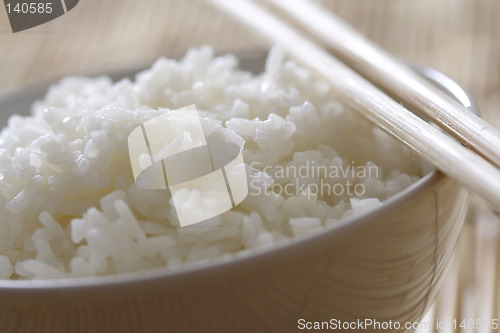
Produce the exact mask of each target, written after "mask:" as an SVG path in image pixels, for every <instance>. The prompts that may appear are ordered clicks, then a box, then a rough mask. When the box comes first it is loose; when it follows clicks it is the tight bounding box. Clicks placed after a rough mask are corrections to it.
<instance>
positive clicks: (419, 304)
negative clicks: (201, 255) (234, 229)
mask: <svg viewBox="0 0 500 333" xmlns="http://www.w3.org/2000/svg"><path fill="white" fill-rule="evenodd" d="M436 178H438V179H436V180H435V181H433V182H432V183H431V184H430V185H429V186H427V187H426V188H423V189H421V190H420V191H419V192H418V193H416V194H415V196H414V197H412V198H411V200H404V201H402V202H401V204H400V205H398V206H397V207H395V209H391V210H385V211H384V212H383V213H382V214H378V216H377V215H375V216H373V218H372V217H370V216H368V217H369V218H367V219H365V220H366V221H363V222H362V223H360V225H359V226H358V227H357V228H345V230H344V231H343V232H342V233H341V237H335V236H333V237H326V236H328V235H326V236H325V237H317V238H315V239H314V240H313V241H310V242H306V243H305V245H307V246H303V247H301V248H300V249H298V250H297V249H296V248H294V249H292V252H290V253H287V252H282V253H280V255H277V256H263V257H261V259H260V260H254V261H251V262H249V263H248V264H247V265H242V266H240V267H238V269H231V267H230V266H226V269H219V270H215V271H214V272H211V271H210V270H208V271H205V272H202V273H200V274H199V275H197V276H192V275H191V276H189V275H188V276H184V277H182V278H180V279H170V280H168V279H167V280H162V279H155V280H152V281H142V282H137V283H132V284H125V285H121V286H120V285H119V286H114V287H113V286H111V287H109V288H94V289H92V288H87V289H81V290H78V289H71V288H63V289H60V290H59V291H54V290H52V291H48V292H47V293H46V294H44V293H40V294H39V295H38V297H33V295H30V294H29V293H27V294H25V295H16V294H6V295H3V297H1V298H0V314H1V319H0V332H51V333H56V332H75V333H77V332H160V331H161V332H292V331H300V330H299V329H298V320H299V319H304V320H306V321H329V320H330V319H338V320H342V321H356V320H358V319H361V320H364V319H365V318H367V319H370V318H372V319H377V320H378V321H389V320H392V321H393V322H395V321H397V322H400V323H402V324H404V323H405V322H412V321H416V320H419V319H421V317H422V315H423V311H424V310H425V308H427V306H428V305H430V304H431V303H432V301H433V299H434V297H435V295H436V292H437V288H438V286H439V284H440V281H441V280H442V277H443V275H444V271H445V269H446V267H447V265H448V263H449V262H450V258H451V256H452V254H453V250H454V247H455V244H456V243H457V239H458V237H459V233H460V229H461V227H462V224H463V221H464V218H465V214H466V209H467V202H468V200H469V192H468V191H466V190H464V189H463V188H461V187H460V186H459V185H457V184H456V183H455V182H454V181H452V180H451V179H449V178H448V177H445V176H442V175H438V177H436ZM330 234H332V235H335V234H333V233H330ZM341 331H343V332H346V331H348V330H341ZM357 331H359V330H357ZM363 331H364V332H371V331H373V332H375V331H379V332H380V330H372V329H370V328H366V329H365V330H363ZM384 331H385V332H389V331H391V330H384ZM394 331H400V330H394Z"/></svg>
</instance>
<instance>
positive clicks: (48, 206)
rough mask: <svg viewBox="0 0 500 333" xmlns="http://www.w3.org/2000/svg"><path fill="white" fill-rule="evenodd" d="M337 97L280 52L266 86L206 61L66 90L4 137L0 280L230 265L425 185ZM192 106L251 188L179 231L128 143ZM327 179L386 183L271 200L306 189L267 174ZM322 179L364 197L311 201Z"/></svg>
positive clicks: (201, 52) (416, 170)
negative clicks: (148, 125)
mask: <svg viewBox="0 0 500 333" xmlns="http://www.w3.org/2000/svg"><path fill="white" fill-rule="evenodd" d="M332 96H333V93H332V92H331V90H330V88H329V86H328V85H327V84H325V83H324V82H321V81H318V80H317V79H316V78H315V77H314V76H313V75H312V73H311V72H310V71H309V70H307V69H305V68H302V67H300V66H298V65H297V64H296V63H294V62H292V61H285V60H284V59H283V55H282V53H281V52H280V51H279V50H275V51H274V52H272V53H271V55H270V56H269V58H268V61H267V67H266V70H265V72H264V73H262V74H260V75H257V76H254V75H252V74H250V73H248V72H244V71H242V70H239V69H238V60H237V58H236V57H235V56H232V55H227V56H223V57H214V56H213V51H212V50H211V49H210V48H208V47H204V48H201V49H196V50H191V51H189V52H188V54H187V55H186V56H185V58H184V59H182V60H180V61H175V60H170V59H165V58H162V59H159V60H158V61H157V62H156V63H155V64H154V65H153V67H152V68H151V69H149V70H146V71H144V72H142V73H140V74H138V75H137V77H136V80H135V81H134V82H131V81H130V80H122V81H120V82H117V83H113V82H112V81H111V80H110V79H109V78H107V77H98V78H83V77H70V78H66V79H64V80H62V81H61V82H60V83H58V84H56V85H54V86H53V87H51V88H50V90H49V91H48V93H47V94H46V96H45V98H44V100H42V101H39V102H37V103H36V104H35V105H34V106H33V110H32V114H33V115H32V116H29V117H21V116H18V115H14V116H12V117H11V118H10V120H9V123H8V126H7V127H6V128H4V129H3V131H2V132H1V135H0V179H1V180H0V191H1V193H2V196H1V197H0V216H1V217H0V278H2V279H31V278H36V279H40V278H62V277H78V276H94V275H104V274H115V273H121V272H130V271H139V270H145V269H152V268H160V267H164V268H165V269H175V268H177V267H180V266H182V265H183V264H185V263H187V262H195V261H200V260H203V259H205V260H207V259H208V260H218V258H219V259H220V258H225V259H227V258H230V256H231V255H232V254H234V253H244V252H248V250H253V249H256V248H260V247H263V246H272V245H273V244H275V243H276V242H279V241H283V240H286V239H290V238H293V237H294V236H296V235H302V234H305V233H308V232H311V231H313V230H320V229H321V228H324V227H325V226H327V225H330V224H334V223H336V222H337V221H338V220H340V219H342V218H346V217H349V216H352V215H355V214H360V213H362V212H365V211H366V210H367V209H372V208H374V207H377V206H379V205H381V202H382V201H383V200H384V199H386V198H387V197H388V196H391V195H393V194H394V193H396V192H398V191H400V190H401V189H403V188H405V187H406V186H408V185H409V184H411V183H412V182H414V181H416V180H417V179H418V178H419V177H420V176H421V175H422V173H423V171H424V170H423V166H422V164H421V162H419V160H417V159H416V158H415V156H414V155H413V154H412V153H411V152H409V151H408V150H407V149H405V148H404V147H402V146H401V145H400V144H398V143H396V142H395V141H394V140H393V139H391V138H390V137H388V136H387V135H386V134H384V133H383V132H382V131H380V130H379V129H377V128H375V127H374V126H373V125H372V124H371V123H369V122H368V121H365V120H364V119H363V118H361V117H360V116H358V115H357V114H356V113H355V112H353V111H352V110H347V109H345V108H344V107H343V106H342V105H341V104H340V103H339V102H337V101H335V99H334V98H333V97H332ZM190 104H195V105H196V107H197V109H198V110H199V111H200V113H201V114H202V115H203V119H202V125H203V128H204V131H205V134H206V135H207V136H208V137H219V138H224V140H226V141H230V142H234V143H236V144H238V145H239V146H241V147H243V148H244V150H243V156H244V159H245V162H246V164H248V165H249V167H248V170H247V171H248V175H249V184H252V185H251V186H250V187H249V190H250V194H249V195H248V197H247V198H246V199H245V200H244V201H243V203H241V204H240V205H239V206H237V207H236V208H235V209H233V210H231V211H228V212H226V213H224V214H223V215H221V216H219V217H217V218H214V219H212V220H210V221H207V222H202V223H199V224H195V225H193V226H188V227H182V228H181V227H176V226H175V223H173V220H174V219H175V216H176V215H175V214H176V213H175V210H174V208H173V205H172V203H171V202H169V199H168V193H167V192H162V191H155V190H146V189H142V188H139V187H138V186H137V185H135V184H134V178H133V175H132V171H131V166H130V160H129V155H128V147H127V138H128V135H129V133H130V132H131V131H132V130H133V129H134V128H135V127H137V126H139V125H140V124H142V123H144V122H145V121H146V120H148V119H151V118H152V117H155V116H157V115H160V114H162V113H164V112H175V111H171V110H175V109H178V108H181V107H183V106H186V105H190ZM6 111H7V112H8V110H6ZM178 116H179V117H182V115H181V114H179V115H178ZM311 163H312V164H311ZM318 165H323V166H325V167H329V168H333V167H335V168H337V170H338V169H343V170H345V169H347V168H348V167H349V166H351V167H370V168H372V170H376V171H377V173H376V176H371V175H370V176H368V177H357V176H356V175H354V176H353V175H351V174H349V175H345V177H344V176H343V175H340V176H338V177H333V178H332V177H325V175H314V176H312V177H310V176H308V177H305V178H303V179H299V183H300V182H302V183H300V184H303V185H305V187H303V188H304V189H305V190H304V191H301V192H299V191H297V193H295V194H292V195H287V194H285V193H281V194H280V193H278V191H275V189H276V188H278V189H279V188H280V187H279V186H281V187H283V186H285V185H286V184H287V183H292V182H294V181H296V180H297V177H293V176H290V175H288V176H278V175H277V174H276V173H275V174H272V173H273V172H276V171H277V170H278V167H279V168H282V169H283V168H299V167H300V166H305V167H306V168H308V169H312V168H314V167H316V166H318ZM250 166H252V167H250ZM264 167H272V168H267V170H268V171H266V172H264V171H263V170H264ZM373 168H375V169H373ZM269 170H274V171H273V172H271V171H269ZM298 178H300V177H298ZM322 179H323V180H324V181H325V182H327V183H328V184H329V185H334V184H340V185H345V184H346V183H347V182H348V181H349V182H350V183H351V184H361V185H362V187H363V188H364V190H365V191H364V193H363V195H362V196H359V195H347V194H345V193H343V194H341V195H321V194H318V193H317V192H316V193H314V192H313V191H312V190H311V187H310V186H311V184H320V183H321V180H322ZM297 184H298V183H297ZM278 185H279V186H278ZM361 185H360V186H361ZM272 186H274V187H272ZM277 186H278V187H277ZM271 188H273V191H274V192H270V189H271ZM291 188H293V187H291ZM188 204H189V203H188ZM192 208H193V209H196V207H192ZM230 254H231V255H230Z"/></svg>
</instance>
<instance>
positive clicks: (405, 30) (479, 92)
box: [0, 0, 500, 332]
mask: <svg viewBox="0 0 500 333" xmlns="http://www.w3.org/2000/svg"><path fill="white" fill-rule="evenodd" d="M291 2H293V0H291ZM321 2H322V3H323V4H324V5H325V7H327V8H328V9H329V10H332V11H334V12H335V13H336V14H338V15H339V16H340V17H342V18H344V19H345V20H346V21H348V22H349V23H351V24H352V25H353V26H354V27H356V28H357V29H359V30H360V31H361V32H363V33H364V34H365V35H367V36H368V37H369V38H371V39H372V40H374V41H375V42H376V43H377V44H379V45H381V46H382V47H384V48H386V49H387V50H389V51H390V52H392V53H393V54H394V55H396V56H398V57H400V58H403V59H408V60H411V61H414V62H417V63H421V64H425V65H428V66H431V67H433V68H435V69H437V70H440V71H442V72H443V73H445V74H447V75H448V76H450V77H452V78H453V79H455V80H456V81H457V82H458V83H459V84H461V85H462V86H464V87H465V88H466V89H468V90H469V91H470V92H471V93H472V95H473V96H474V97H475V99H476V101H477V103H478V105H479V107H480V110H481V111H482V114H483V117H484V118H485V119H487V120H488V121H489V122H491V123H493V124H494V125H495V126H497V127H498V128H500V41H499V40H498V36H500V1H498V0H363V1H360V0H358V1H354V0H323V1H321ZM205 44H209V45H213V46H214V47H215V49H216V50H217V52H226V51H234V52H246V51H255V50H256V49H257V50H263V49H264V48H263V47H262V45H261V44H260V43H259V41H258V39H257V38H256V37H255V36H254V35H253V34H252V33H251V32H249V31H247V30H246V29H244V28H242V27H241V26H240V25H239V24H238V23H236V22H232V21H231V20H228V19H227V18H226V17H224V16H223V15H221V14H220V13H217V12H216V11H214V10H213V9H212V8H211V7H210V6H209V5H208V4H206V3H204V2H203V1H201V0H141V1H138V0H81V1H80V3H79V4H78V6H77V7H75V9H73V10H72V11H71V12H69V13H68V14H66V15H64V16H62V17H60V18H58V19H56V20H54V21H52V22H50V23H47V24H45V25H42V26H39V27H36V28H33V29H30V30H28V31H25V32H20V33H17V34H12V32H11V30H10V27H9V24H8V21H7V16H6V13H5V10H3V9H0V94H8V93H10V92H13V91H16V90H18V89H21V88H23V87H26V86H30V85H35V84H37V83H40V82H45V81H47V80H50V79H53V78H56V77H60V76H62V75H67V74H75V73H77V74H83V73H89V72H90V73H96V72H101V71H110V70H113V69H119V68H124V67H127V66H132V65H137V64H145V63H149V62H152V61H153V60H154V59H155V58H157V57H159V56H162V55H180V54H183V53H184V52H185V51H186V50H187V49H189V48H190V47H196V46H201V45H205ZM499 149H500V147H499ZM498 226H499V221H498V217H495V216H494V215H493V214H492V213H491V212H490V211H488V209H487V208H485V207H484V206H483V204H482V203H481V202H480V201H478V200H477V199H474V200H473V203H472V205H471V209H470V214H469V217H468V221H467V224H466V226H465V228H464V231H463V234H462V237H461V241H460V244H459V246H458V249H457V255H456V256H455V259H454V262H453V264H452V267H451V269H450V271H449V273H448V275H447V279H446V281H445V283H444V285H443V288H442V291H441V293H440V295H439V297H438V300H437V301H436V303H435V304H434V306H433V308H432V310H431V311H430V312H429V313H428V317H427V318H426V320H434V321H435V320H436V319H441V320H453V319H457V320H459V321H460V320H462V319H488V318H500V288H498V282H499V280H500V265H498V261H499V255H500V247H499V246H498V240H499V237H500V236H499V232H498ZM433 331H436V330H432V329H430V328H428V329H420V330H419V332H433ZM454 331H455V330H452V329H442V330H439V332H454ZM457 331H462V332H489V331H490V330H488V329H486V328H483V329H460V330H457ZM497 331H500V330H497Z"/></svg>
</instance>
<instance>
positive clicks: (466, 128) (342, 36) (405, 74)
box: [210, 0, 500, 212]
mask: <svg viewBox="0 0 500 333" xmlns="http://www.w3.org/2000/svg"><path fill="white" fill-rule="evenodd" d="M210 1H211V2H212V3H214V4H215V5H217V6H218V7H219V8H221V9H224V10H225V11H227V12H228V13H229V14H231V15H232V16H233V17H234V18H236V19H238V20H239V21H241V22H243V23H245V24H246V25H248V26H249V27H251V28H253V30H255V31H256V32H258V33H259V34H260V35H261V37H262V38H263V39H264V40H265V41H267V42H268V43H270V44H275V43H279V44H280V45H281V46H282V47H283V48H284V49H285V51H286V52H287V53H288V55H290V56H291V57H293V58H295V59H296V60H297V61H299V62H301V63H303V64H304V65H306V66H308V67H310V68H311V69H313V70H314V71H315V72H316V73H317V74H318V75H320V76H322V77H323V78H324V79H326V80H327V81H328V82H329V83H330V84H331V85H332V86H333V88H334V89H335V91H336V92H337V93H338V98H339V99H340V100H341V101H342V102H343V103H344V104H346V105H348V106H349V107H351V108H353V109H355V110H356V111H358V112H360V113H362V114H363V115H365V116H366V117H367V118H368V119H370V120H371V121H373V122H374V123H375V124H377V125H378V126H379V127H381V128H382V129H383V130H385V131H386V132H387V133H389V134H390V135H392V136H393V137H394V138H396V139H397V140H399V141H400V142H402V143H404V144H405V145H407V146H408V147H410V148H411V149H413V150H414V151H415V152H416V153H418V154H419V155H420V156H421V157H422V158H424V159H426V160H428V161H429V162H430V163H432V164H434V165H435V166H436V167H437V168H438V169H439V170H441V171H442V172H444V173H446V174H447V175H449V176H450V177H452V178H454V179H455V180H456V181H457V182H458V183H460V184H462V185H464V186H466V187H468V188H470V189H471V190H472V191H474V192H475V193H477V194H478V195H479V196H481V197H482V198H483V199H485V200H486V201H487V202H488V203H489V204H490V205H491V206H492V208H493V209H495V210H496V211H497V212H499V211H500V169H498V167H499V166H500V134H499V133H498V132H497V131H496V130H495V129H494V128H493V127H492V126H490V125H489V124H488V123H486V122H484V121H482V120H481V119H480V118H478V117H476V116H474V115H471V114H470V113H469V112H468V110H466V109H465V108H464V107H463V106H461V105H459V104H458V103H456V102H455V101H453V100H452V99H451V98H448V97H447V96H445V95H444V94H443V93H441V92H440V91H438V90H437V89H435V88H434V87H433V86H432V85H431V84H428V83H427V82H426V81H425V80H423V79H421V78H419V77H418V76H417V75H415V74H414V73H412V72H411V70H409V69H408V68H406V67H405V66H404V65H402V64H400V63H398V62H397V61H396V60H394V59H392V58H391V57H390V56H389V55H387V54H385V53H384V52H383V51H381V50H379V49H378V48H376V47H375V46H373V45H372V44H370V43H369V42H368V41H366V40H365V39H364V38H363V37H361V36H360V35H359V34H358V33H356V32H355V31H354V30H352V29H350V28H349V27H348V26H346V25H345V24H343V23H342V22H340V21H339V20H338V19H336V18H335V17H334V16H333V15H332V14H327V13H325V12H324V11H323V10H321V9H320V8H318V7H316V6H315V5H313V4H312V3H310V2H308V1H305V0H293V1H285V0H268V1H271V2H272V3H273V4H274V5H276V6H278V7H279V8H281V9H282V10H284V11H285V12H287V13H288V14H289V15H291V16H292V17H293V18H294V19H295V20H297V21H298V22H300V23H301V24H302V25H303V26H305V27H306V28H307V29H308V30H309V31H310V32H312V33H313V34H314V35H315V36H317V37H319V38H320V39H321V40H322V41H323V42H324V43H325V44H327V45H328V47H329V48H331V50H332V51H333V52H334V53H335V54H337V55H338V56H339V57H341V58H342V60H343V61H344V62H345V63H347V64H348V65H349V66H351V67H353V68H354V69H356V70H357V71H358V72H359V73H360V74H361V75H363V76H361V75H360V74H358V73H357V72H355V71H354V70H353V69H351V68H350V67H348V66H347V65H346V64H344V63H342V62H340V61H339V60H337V59H336V58H335V57H334V56H332V55H331V54H330V53H328V52H327V51H325V50H324V49H322V48H321V47H319V46H318V45H316V44H315V43H313V42H311V41H310V40H309V39H307V38H306V37H304V36H303V35H301V34H300V33H298V32H297V31H296V30H295V29H294V28H292V27H290V26H289V25H287V24H286V23H284V22H282V21H281V20H280V19H278V18H277V17H275V16H274V15H273V14H271V13H270V12H268V11H267V10H265V9H263V8H262V7H261V6H259V5H258V4H256V3H255V2H253V1H250V0H210ZM368 79H369V80H371V81H372V82H373V83H372V82H369V81H368ZM374 84H376V85H378V86H380V87H381V89H384V90H385V91H386V92H387V93H389V94H390V95H392V96H397V97H398V98H399V99H401V100H402V101H404V102H405V103H406V104H407V105H409V106H412V107H413V108H414V109H416V110H418V111H420V112H423V113H424V114H426V115H427V116H428V117H429V118H430V119H432V120H433V121H434V122H436V123H437V124H438V125H440V126H441V127H442V128H444V129H445V130H446V131H447V132H448V133H450V134H451V135H453V136H454V137H455V138H457V139H458V140H460V142H458V141H457V140H455V139H453V138H452V137H450V136H449V135H447V134H445V133H443V132H442V131H440V130H439V129H436V128H435V127H433V126H431V125H429V124H428V123H427V122H425V121H423V120H422V119H420V118H419V117H417V116H416V115H415V114H413V113H412V112H411V111H409V110H407V109H406V108H404V107H403V106H402V105H400V104H399V103H398V102H396V101H394V100H393V99H391V98H390V97H389V96H388V95H386V93H384V92H382V91H381V90H379V88H377V87H375V85H374ZM462 144H463V145H466V146H468V147H470V148H471V149H473V150H474V152H473V151H471V150H469V149H467V148H465V147H464V146H463V145H462ZM486 159H487V160H486ZM490 162H491V163H490Z"/></svg>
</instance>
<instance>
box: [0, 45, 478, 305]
mask: <svg viewBox="0 0 500 333" xmlns="http://www.w3.org/2000/svg"><path fill="white" fill-rule="evenodd" d="M260 56H262V54H261V55H260ZM248 57H249V58H252V57H255V55H250V56H248ZM238 58H240V57H239V56H238ZM240 59H241V58H240ZM408 65H409V66H410V67H411V68H412V69H413V70H415V71H416V72H417V73H419V74H420V75H422V76H423V77H424V78H427V79H428V80H430V81H431V82H432V83H434V84H435V85H436V86H438V87H439V88H441V89H442V90H443V91H444V92H445V93H447V94H448V95H449V96H451V97H452V98H454V99H456V100H457V101H458V102H460V103H461V104H463V105H464V106H465V107H466V108H467V109H469V110H470V111H471V112H473V113H475V114H478V109H477V106H476V104H475V103H474V100H473V99H472V98H471V96H470V94H469V93H468V92H467V91H466V90H465V89H464V88H462V87H461V86H460V85H458V84H457V83H456V82H455V81H453V80H452V79H451V78H449V77H448V76H446V75H444V74H443V73H441V72H439V71H437V70H435V69H432V68H429V67H425V66H421V65H418V64H414V63H408ZM143 68H144V67H142V66H141V69H143ZM138 70H139V68H136V69H134V70H130V69H127V70H122V71H115V72H112V73H110V76H111V77H113V78H114V79H115V78H118V77H120V73H121V74H123V73H129V74H130V73H132V72H137V71H138ZM122 77H123V75H122ZM31 90H33V89H31ZM24 92H25V93H26V92H28V93H29V92H30V89H25V90H24ZM22 96H23V93H22V92H20V93H14V94H12V95H10V97H11V98H20V97H22ZM6 98H9V96H2V98H0V104H1V103H2V102H3V101H4V100H5V99H6ZM447 179H449V177H448V176H446V175H444V174H443V173H442V172H440V171H439V170H437V169H434V170H433V171H431V172H429V173H427V174H425V175H424V176H423V177H422V178H420V179H419V180H417V181H416V182H415V183H412V184H411V185H410V186H408V187H406V188H405V189H403V190H401V191H400V192H398V193H396V194H394V195H392V196H390V197H389V198H387V199H386V200H384V201H383V202H382V205H381V206H379V207H376V208H375V209H368V210H367V211H365V212H362V213H360V214H359V215H354V216H350V217H348V218H345V219H342V220H339V221H338V222H336V223H334V224H331V225H328V226H325V227H322V228H320V229H319V230H317V231H312V232H309V233H306V234H304V235H301V236H297V237H292V238H290V239H286V240H283V241H280V242H278V243H275V244H273V245H272V246H265V247H262V248H258V249H254V250H251V251H250V252H249V253H248V252H247V253H244V254H241V253H238V252H236V253H234V254H232V256H231V258H230V259H229V260H222V258H221V257H218V258H216V259H213V261H201V262H199V261H195V262H192V263H184V264H183V265H182V267H179V268H178V269H173V270H166V268H165V267H160V268H155V269H149V270H145V271H136V272H130V273H120V274H113V275H102V276H90V277H67V278H55V279H30V280H0V294H1V295H2V296H9V295H10V296H16V297H17V296H21V295H24V296H29V295H33V294H40V293H42V294H45V295H46V296H49V295H54V294H55V293H56V294H58V295H60V293H58V291H62V290H64V291H65V292H67V291H69V290H71V292H83V293H85V292H88V291H89V290H90V289H91V290H100V291H106V292H110V291H112V290H114V289H115V288H120V289H121V288H123V287H126V286H129V285H134V286H136V285H137V284H142V285H146V284H150V285H154V284H157V283H162V284H165V283H171V282H172V283H179V282H182V281H186V278H189V277H191V278H192V277H193V276H196V278H197V279H200V278H201V277H202V276H214V275H216V276H217V275H219V274H227V272H228V271H232V270H238V269H241V268H242V267H249V266H252V265H257V264H262V263H265V262H268V261H270V260H276V259H279V258H280V257H282V256H283V255H289V254H290V252H291V251H292V252H294V251H298V250H300V249H301V248H303V247H308V245H310V244H314V243H316V242H318V241H320V240H326V239H328V240H333V239H335V238H337V237H341V236H342V234H344V233H345V232H348V231H350V230H352V229H353V228H358V227H361V226H363V225H364V224H366V223H369V222H372V221H373V220H376V219H377V218H378V217H381V216H384V215H385V214H387V213H388V212H389V211H390V210H392V209H394V208H395V207H397V206H399V205H401V204H402V203H403V202H406V201H407V200H411V199H412V198H414V197H417V196H418V195H420V194H421V193H424V192H425V191H426V190H428V189H430V188H432V187H434V186H435V185H436V184H438V183H440V182H443V181H446V180H447ZM65 294H66V293H65Z"/></svg>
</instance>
